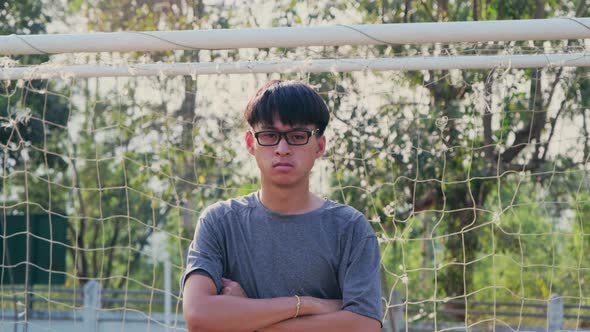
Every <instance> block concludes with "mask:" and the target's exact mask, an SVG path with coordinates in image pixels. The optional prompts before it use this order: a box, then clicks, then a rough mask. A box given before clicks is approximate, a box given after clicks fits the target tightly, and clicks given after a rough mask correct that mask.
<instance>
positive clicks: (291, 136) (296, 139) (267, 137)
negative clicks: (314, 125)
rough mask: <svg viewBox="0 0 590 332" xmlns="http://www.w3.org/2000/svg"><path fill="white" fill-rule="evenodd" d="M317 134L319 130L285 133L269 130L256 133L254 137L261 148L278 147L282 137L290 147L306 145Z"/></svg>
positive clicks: (298, 130)
mask: <svg viewBox="0 0 590 332" xmlns="http://www.w3.org/2000/svg"><path fill="white" fill-rule="evenodd" d="M317 132H319V129H314V130H303V129H295V130H289V131H284V132H280V131H275V130H272V131H271V130H268V131H259V132H256V133H254V137H256V141H258V144H259V145H261V146H273V145H277V144H279V142H280V141H281V138H282V137H284V138H285V140H286V141H287V144H289V145H305V144H307V143H308V142H309V138H310V137H311V136H312V135H313V134H315V133H317Z"/></svg>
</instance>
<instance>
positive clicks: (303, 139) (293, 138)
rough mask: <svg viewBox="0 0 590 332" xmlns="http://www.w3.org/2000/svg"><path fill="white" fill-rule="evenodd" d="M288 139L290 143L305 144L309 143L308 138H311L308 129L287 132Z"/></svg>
mask: <svg viewBox="0 0 590 332" xmlns="http://www.w3.org/2000/svg"><path fill="white" fill-rule="evenodd" d="M286 135H287V141H288V142H289V144H293V145H303V144H307V140H308V139H309V132H307V131H299V130H296V131H290V132H288V133H286Z"/></svg>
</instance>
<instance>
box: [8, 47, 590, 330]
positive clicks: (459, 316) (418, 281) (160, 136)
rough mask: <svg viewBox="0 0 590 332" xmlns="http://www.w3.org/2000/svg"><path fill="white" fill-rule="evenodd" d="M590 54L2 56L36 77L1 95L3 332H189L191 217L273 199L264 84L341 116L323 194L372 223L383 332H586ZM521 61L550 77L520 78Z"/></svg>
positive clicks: (546, 50) (366, 51) (456, 50)
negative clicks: (186, 277)
mask: <svg viewBox="0 0 590 332" xmlns="http://www.w3.org/2000/svg"><path fill="white" fill-rule="evenodd" d="M588 46H589V45H588V43H587V40H586V41H584V40H569V41H559V42H544V43H543V42H535V43H533V42H489V43H487V42H486V43H483V42H482V43H472V42H469V43H436V44H427V45H422V46H397V45H378V46H371V45H369V46H366V45H365V46H344V47H333V46H323V47H299V48H277V47H271V48H260V49H241V50H232V51H224V50H216V51H209V50H198V51H196V50H188V51H175V52H168V53H166V52H153V53H146V54H143V53H141V54H139V52H135V53H98V54H95V53H76V54H73V55H72V54H66V55H54V56H51V57H50V58H49V61H47V62H45V63H44V64H42V65H39V66H23V64H22V63H20V62H18V61H15V60H14V59H15V58H14V57H13V58H8V57H6V58H3V59H2V62H1V66H0V68H1V69H0V72H3V74H5V75H6V73H8V72H9V70H13V72H14V70H17V69H18V70H24V71H27V72H28V74H24V75H23V76H22V77H21V78H11V79H7V78H6V77H3V80H2V81H1V82H0V160H1V162H0V165H1V167H0V176H1V182H0V222H1V227H0V231H1V235H2V236H1V238H2V248H1V249H2V253H3V254H2V262H1V265H0V266H1V269H0V281H1V284H0V310H1V315H2V316H1V317H2V318H1V319H0V328H1V329H6V330H8V329H9V328H13V327H14V328H16V326H20V325H22V324H24V323H27V324H29V326H36V327H39V328H42V329H48V330H64V329H65V327H64V326H78V327H80V326H90V328H92V327H96V326H98V325H100V324H102V325H101V326H107V325H108V324H115V323H113V322H116V323H117V324H119V325H116V326H115V325H112V326H115V327H116V328H119V329H124V330H131V329H134V328H138V327H137V326H143V327H142V329H145V324H148V326H149V327H148V328H149V329H150V330H160V329H161V330H164V329H184V323H183V321H182V315H181V308H182V306H181V298H180V296H179V295H180V291H179V285H178V280H179V277H180V275H181V273H182V271H183V264H184V261H185V258H186V257H185V255H186V250H187V248H188V246H189V243H190V240H191V238H192V235H193V232H194V229H195V222H196V217H197V216H198V214H199V213H200V211H202V210H203V208H205V207H206V206H208V205H209V204H212V203H214V202H216V201H219V200H223V199H227V198H230V197H235V196H238V195H242V194H247V193H250V192H253V191H255V190H257V189H258V188H259V184H258V180H257V167H256V164H255V162H254V161H253V160H252V159H251V158H250V157H249V156H248V154H247V152H246V150H245V148H244V143H243V137H244V133H245V131H246V130H247V127H246V125H245V122H244V120H243V119H242V111H243V109H244V107H245V105H246V102H247V100H248V98H249V97H250V96H251V94H252V93H253V92H254V91H255V89H256V88H257V87H258V86H260V85H261V84H262V83H263V82H264V81H266V80H268V79H284V80H287V79H296V80H303V81H305V82H307V83H309V84H311V85H312V86H313V87H314V88H315V89H317V91H318V92H319V93H320V94H321V96H322V97H323V98H324V100H325V101H326V103H327V104H328V106H329V108H330V111H331V123H330V125H329V128H328V130H327V132H326V136H327V138H328V150H327V152H326V154H325V156H324V157H323V158H322V159H321V160H319V162H318V163H317V164H316V167H315V169H314V171H313V173H312V179H313V180H312V187H313V188H312V189H313V190H314V191H315V192H317V193H320V194H322V195H324V196H326V197H328V198H330V199H333V200H335V201H338V202H342V203H346V204H349V205H352V206H353V207H355V208H357V209H358V210H360V211H361V212H362V213H364V214H365V216H367V218H368V219H369V220H370V221H371V223H372V225H373V227H374V229H375V231H376V233H377V236H378V238H379V242H380V245H381V254H382V264H381V268H382V269H381V275H382V287H383V306H384V308H385V310H384V313H385V317H384V327H385V328H387V329H389V330H391V331H400V330H417V329H424V330H438V331H443V330H455V329H466V328H469V329H475V330H478V329H481V330H484V329H485V330H487V329H492V328H493V329H497V330H502V329H505V330H519V329H524V328H525V327H527V328H531V329H533V328H539V329H543V330H545V329H547V328H553V327H554V326H559V328H565V329H578V328H588V327H590V282H589V281H590V280H588V275H590V256H589V254H588V253H589V252H590V226H589V225H588V220H589V219H590V201H589V199H590V194H589V193H590V182H589V178H588V175H589V168H588V161H589V158H590V136H589V128H588V127H589V126H590V109H589V105H590V74H589V72H588V70H587V68H586V67H584V66H577V65H575V64H573V65H572V63H568V62H567V61H574V60H572V59H579V58H580V57H581V58H582V59H586V60H587V55H585V54H586V53H587V52H588ZM572 54H573V55H574V57H573V58H571V57H570V58H569V60H567V61H566V62H563V61H561V62H559V61H553V62H551V61H549V62H547V61H546V60H547V59H548V58H550V57H553V56H558V55H565V56H571V55H572ZM580 54H582V55H581V56H580ZM458 56H464V57H465V58H464V59H462V58H457V57H458ZM490 56H491V57H490ZM494 56H500V57H505V58H501V59H504V60H501V61H500V60H498V59H500V58H494ZM527 56H530V57H535V56H539V57H542V58H543V59H545V60H544V61H545V62H544V63H545V65H539V64H534V63H533V64H529V65H518V66H516V65H515V64H516V63H517V59H519V57H527ZM486 57H487V58H486ZM408 59H413V60H412V61H418V63H420V61H422V60H420V59H423V60H424V61H426V62H428V63H430V64H428V63H426V64H421V65H418V64H417V65H415V66H417V67H412V66H410V65H409V64H408V63H405V66H406V67H404V63H403V62H395V61H398V60H399V61H407V60H408ZM449 60H452V61H454V64H453V63H448V64H447V65H440V64H441V63H444V62H445V61H449ZM472 60H477V61H484V63H485V64H484V65H479V66H476V67H469V68H467V69H463V68H466V67H465V64H466V63H468V61H472ZM322 61H324V63H323V64H322ZM392 61H393V62H392ZM184 63H191V64H192V65H187V66H185V68H181V69H180V70H181V71H182V72H180V73H179V72H175V71H174V70H172V69H171V67H170V66H172V65H178V64H184ZM392 63H393V64H392ZM203 64H205V65H206V66H208V67H207V68H209V69H207V70H209V71H211V72H203V70H205V69H203V67H199V66H201V65H203ZM381 64H386V65H388V66H390V67H375V66H378V65H381ZM80 65H84V66H86V67H85V68H91V69H92V68H94V69H93V70H94V72H90V73H89V72H86V74H81V72H79V71H76V70H78V69H80V67H76V66H80ZM270 65H273V66H274V67H273V66H270ZM344 65H353V67H352V68H348V69H346V68H344V67H340V66H344ZM146 66H147V67H146ZM391 66H393V67H391ZM395 66H398V67H395ZM445 66H446V67H445ZM76 68H77V69H76ZM120 68H123V69H122V73H123V74H117V75H115V74H113V73H112V72H110V71H111V70H115V69H117V70H118V69H120ZM146 68H147V69H146ZM211 68H213V69H211ZM404 68H405V69H404ZM148 69H149V70H150V72H149V73H148V72H145V70H148ZM175 70H176V69H175ZM0 75H2V74H0ZM27 75H28V76H27ZM43 75H46V76H43ZM113 75H115V76H120V77H104V76H113ZM142 75H147V76H142ZM109 322H110V323H109ZM19 324H20V325H19ZM67 324H70V325H67ZM71 324H73V325H71ZM76 324H77V325H76ZM87 324H90V325H87ZM97 324H98V325H97ZM141 324H144V325H141ZM138 329H139V328H138Z"/></svg>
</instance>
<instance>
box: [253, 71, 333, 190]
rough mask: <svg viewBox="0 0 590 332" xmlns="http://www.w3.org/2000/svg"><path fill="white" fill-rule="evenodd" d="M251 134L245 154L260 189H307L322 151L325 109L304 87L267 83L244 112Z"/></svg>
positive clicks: (302, 84) (317, 97)
mask: <svg viewBox="0 0 590 332" xmlns="http://www.w3.org/2000/svg"><path fill="white" fill-rule="evenodd" d="M244 115H245V118H246V120H247V121H248V123H249V124H250V127H251V130H249V131H248V132H247V133H246V137H245V139H246V147H247V148H248V152H250V154H252V155H253V156H254V157H255V158H256V162H257V164H258V167H259V169H260V173H261V177H262V183H263V186H265V185H271V186H281V187H285V186H287V187H293V186H299V185H301V186H309V175H310V172H311V169H312V168H313V165H314V163H315V160H316V159H318V158H320V157H321V156H322V155H323V153H324V151H325V148H326V138H325V136H324V135H323V134H324V130H325V129H326V126H327V124H328V121H329V119H330V114H329V112H328V107H327V106H326V104H325V103H324V101H323V100H322V98H321V97H320V96H319V95H318V94H317V93H316V92H315V91H314V90H313V89H312V88H311V87H310V86H309V85H307V84H305V83H300V82H292V81H290V82H281V81H269V82H267V83H266V84H264V85H263V86H262V87H261V88H260V89H258V91H257V92H256V94H255V95H254V97H252V99H250V101H249V102H248V105H247V106H246V111H245V112H244Z"/></svg>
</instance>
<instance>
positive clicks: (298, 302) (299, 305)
mask: <svg viewBox="0 0 590 332" xmlns="http://www.w3.org/2000/svg"><path fill="white" fill-rule="evenodd" d="M295 297H296V298H297V306H296V308H297V310H296V311H295V316H293V318H297V316H299V309H301V299H300V298H299V296H297V295H295Z"/></svg>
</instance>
